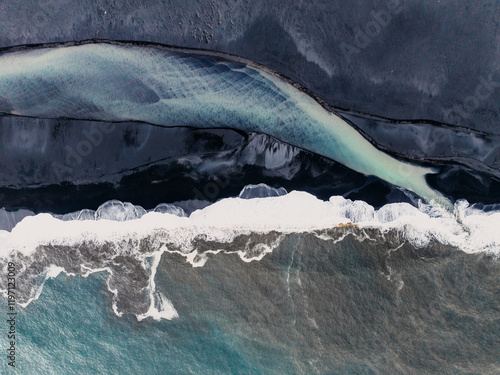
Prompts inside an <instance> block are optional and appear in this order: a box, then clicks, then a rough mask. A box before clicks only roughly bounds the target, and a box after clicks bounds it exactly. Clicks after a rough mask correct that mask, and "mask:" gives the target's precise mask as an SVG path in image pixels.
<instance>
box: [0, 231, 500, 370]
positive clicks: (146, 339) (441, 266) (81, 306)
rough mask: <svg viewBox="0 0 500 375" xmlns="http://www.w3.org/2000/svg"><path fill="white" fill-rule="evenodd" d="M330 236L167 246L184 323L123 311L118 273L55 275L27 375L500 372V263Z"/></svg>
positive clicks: (32, 339)
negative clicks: (255, 247)
mask: <svg viewBox="0 0 500 375" xmlns="http://www.w3.org/2000/svg"><path fill="white" fill-rule="evenodd" d="M361 232H362V233H361ZM329 236H330V238H327V236H326V235H325V236H324V238H322V239H321V238H318V235H317V234H312V233H309V234H307V233H303V234H289V235H286V236H285V237H283V238H282V240H281V242H280V244H279V246H277V247H276V248H275V249H274V250H273V251H272V252H271V253H268V254H267V255H265V256H264V257H263V258H262V259H261V260H260V261H252V262H244V261H242V260H241V258H240V257H239V256H238V255H237V254H235V253H227V252H222V253H218V254H211V255H208V258H207V260H206V263H205V265H204V266H203V267H193V266H192V265H191V264H190V263H188V262H186V259H185V257H183V256H181V255H180V254H176V253H164V254H163V256H162V259H161V261H160V263H159V265H158V270H157V273H156V276H155V283H156V288H157V289H156V291H157V292H161V293H163V294H164V295H165V296H166V297H167V298H168V299H169V300H170V301H171V303H172V305H173V306H174V307H175V309H176V311H177V313H178V317H176V318H173V319H171V320H166V319H162V320H159V321H157V320H154V319H152V318H146V319H144V320H142V321H138V320H137V318H136V316H134V315H132V314H129V313H126V312H125V313H124V314H123V316H121V317H118V316H117V315H116V314H115V313H114V312H113V309H112V303H111V300H112V297H113V295H112V293H110V292H109V290H108V285H107V283H106V278H107V273H106V272H105V271H103V272H97V273H94V274H92V275H90V276H88V277H87V278H83V277H81V276H67V275H66V274H64V273H63V274H60V275H59V276H57V277H56V278H54V279H48V280H47V281H46V283H45V286H44V288H43V291H42V293H41V295H40V297H39V298H38V299H37V300H35V301H33V302H32V303H30V304H29V305H28V307H26V308H25V309H20V311H19V316H18V335H19V336H18V340H17V342H18V344H17V346H18V348H17V361H16V362H17V368H16V371H17V373H22V374H215V373H216V374H389V373H391V374H424V373H440V374H478V373H481V374H495V373H498V370H499V369H500V358H499V356H498V353H499V349H500V339H499V337H500V312H499V311H500V310H499V308H498V307H499V291H500V289H499V285H500V276H499V275H500V260H499V259H498V257H496V256H493V255H488V254H485V253H479V254H467V253H464V252H463V251H460V250H457V249H454V248H452V247H450V246H444V245H441V244H439V243H431V244H429V245H428V246H426V247H425V248H416V247H414V246H413V245H411V244H409V243H407V242H405V241H401V240H400V239H399V238H398V236H397V235H396V234H394V233H393V234H386V235H384V236H381V235H378V234H377V233H376V232H370V231H366V232H363V231H360V230H357V229H352V228H339V229H338V230H337V231H336V232H335V233H329ZM250 238H251V236H250ZM342 238H343V239H342ZM339 239H341V240H340V241H339ZM259 240H260V241H261V240H262V238H260V239H259ZM233 245H234V246H238V245H237V244H233ZM230 247H231V246H230ZM130 276H131V277H133V275H130ZM22 287H23V286H22V285H19V288H22ZM2 302H3V304H4V301H2ZM130 302H131V303H134V301H133V300H132V301H130ZM135 302H137V303H140V302H139V301H135ZM3 362H4V363H2V368H3V370H2V373H7V371H8V370H7V367H6V366H5V361H3Z"/></svg>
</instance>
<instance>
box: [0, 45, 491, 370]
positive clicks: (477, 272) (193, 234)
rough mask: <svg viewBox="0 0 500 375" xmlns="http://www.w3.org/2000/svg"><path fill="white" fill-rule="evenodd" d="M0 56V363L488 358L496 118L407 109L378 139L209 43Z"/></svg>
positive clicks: (74, 366) (398, 366) (343, 363)
mask: <svg viewBox="0 0 500 375" xmlns="http://www.w3.org/2000/svg"><path fill="white" fill-rule="evenodd" d="M0 65H1V66H2V69H1V70H0V112H1V113H2V116H1V118H0V120H1V121H0V125H2V130H1V131H0V138H2V139H1V140H0V141H1V142H0V144H1V145H2V148H1V149H0V154H2V155H4V156H5V157H4V158H3V161H2V163H3V164H2V173H1V174H0V178H1V179H0V204H1V205H2V206H3V208H1V209H0V261H1V263H0V264H1V266H0V268H1V269H2V272H1V275H2V277H1V278H0V292H1V293H0V306H3V309H4V310H3V311H4V312H3V314H4V319H3V322H4V323H3V327H2V330H1V332H2V333H1V334H2V336H3V337H2V341H0V342H2V348H3V349H5V351H4V355H3V360H2V361H1V362H0V366H1V367H0V368H1V370H0V373H2V374H3V373H14V372H18V373H21V374H37V375H38V374H436V373H437V374H498V373H500V354H499V353H500V276H499V275H500V272H499V271H500V255H499V254H500V233H499V232H498V228H499V226H500V206H499V204H498V202H497V197H498V196H499V193H498V191H497V190H498V181H497V179H496V177H498V176H497V174H498V173H497V169H498V168H496V167H497V164H498V163H497V162H498V152H497V151H498V150H497V149H498V147H497V146H498V145H497V143H498V142H496V141H497V139H496V138H495V137H490V136H486V135H482V134H467V133H466V132H465V131H451V130H449V131H446V132H443V131H441V128H442V126H440V125H439V124H431V125H429V124H427V125H425V124H424V125H422V124H419V123H415V124H412V125H408V126H407V127H406V128H405V129H407V130H408V129H410V130H408V131H407V132H406V133H405V132H404V131H402V133H401V134H403V133H404V134H403V135H401V137H400V138H401V142H400V143H398V145H397V147H392V148H387V147H386V146H384V145H383V143H384V142H388V143H389V144H392V143H394V139H392V138H390V137H388V136H387V134H386V133H391V134H393V130H394V127H395V126H396V125H397V126H398V127H399V128H398V130H401V129H402V127H401V126H400V125H401V124H396V122H394V123H392V125H391V124H389V122H386V123H385V125H384V124H382V122H380V123H377V124H378V125H377V126H380V128H379V129H378V130H377V131H375V135H378V136H379V138H380V139H378V142H380V143H378V146H380V148H377V147H376V145H377V144H376V143H375V141H374V140H373V139H368V138H365V137H363V135H362V134H361V133H359V132H358V131H357V130H356V129H357V127H355V126H351V125H352V124H351V123H350V122H349V120H348V118H347V117H343V116H341V115H340V114H338V113H336V112H335V111H333V110H332V109H331V108H330V107H329V105H327V104H326V103H324V102H322V101H321V99H319V98H317V97H316V96H315V95H314V94H312V93H310V92H308V91H307V90H305V89H303V88H301V87H300V85H298V84H296V83H294V82H291V81H290V80H288V79H286V78H285V77H282V76H280V75H279V74H278V73H276V72H272V71H270V70H269V69H267V68H265V67H261V66H258V65H256V64H254V63H252V62H249V61H246V60H243V59H240V58H237V57H234V56H226V55H220V54H217V53H211V52H208V51H186V50H179V49H175V48H168V47H165V46H151V45H143V44H130V43H129V44H127V43H118V42H111V41H108V42H102V43H95V42H86V43H73V44H71V43H69V44H61V45H57V46H56V45H51V46H41V47H26V46H24V47H16V48H11V49H5V50H2V51H0ZM23 116H29V117H31V118H29V119H28V118H27V117H23ZM355 117H356V116H351V118H352V121H354V122H355V121H358V123H359V124H363V121H365V120H366V121H367V122H366V123H365V127H366V126H373V121H372V120H367V118H364V117H363V119H364V120H363V119H359V118H357V119H356V118H355ZM358 117H359V116H358ZM122 122H125V123H122ZM118 123H120V124H118ZM389 125H390V126H389ZM179 126H184V127H192V128H196V129H202V130H196V131H195V130H193V129H190V130H188V129H186V128H176V127H179ZM159 127H170V128H171V129H169V131H164V130H161V129H160V128H159ZM214 128H215V129H214ZM361 128H363V127H361ZM114 129H116V132H114V133H113V131H114ZM230 129H232V130H230ZM120 130H121V131H120ZM410 133H411V134H413V136H412V135H411V134H410ZM431 133H432V134H441V136H440V137H437V136H433V135H430V134H431ZM384 134H385V135H384ZM408 134H410V135H408ZM273 137H274V138H273ZM398 137H399V136H398ZM412 137H413V138H412ZM431 138H432V139H433V141H432V142H430V141H429V139H431ZM436 138H437V139H436ZM403 141H404V142H403ZM405 145H409V146H411V147H409V148H408V147H406V146H405ZM412 145H413V146H412ZM439 145H441V146H442V145H450V146H449V147H450V148H452V146H453V147H458V146H460V147H461V148H462V150H461V153H458V154H453V155H449V154H442V153H441V152H440V151H437V150H438V149H439ZM471 145H472V146H473V147H475V149H474V150H473V151H470V152H469V151H467V148H468V147H469V146H471ZM398 147H399V148H398ZM401 148H408V150H407V152H408V154H407V155H404V153H403V155H401V152H402V151H401ZM383 150H386V151H388V152H389V151H390V152H392V153H391V154H389V153H387V152H385V151H383ZM426 158H428V159H426ZM436 158H437V159H436ZM464 158H466V159H467V160H466V163H465V164H464V163H462V160H463V159H464ZM436 160H438V161H436ZM70 161H73V164H71V163H70ZM410 161H413V162H410ZM54 162H57V163H59V164H57V168H54ZM63 163H65V164H63ZM335 163H338V164H335ZM442 163H447V165H446V166H445V167H443V166H442ZM17 170H19V173H18V172H17ZM221 172H227V173H228V174H227V176H226V177H227V180H231V181H226V182H224V183H222V182H221V180H220V178H219V176H220V175H222V173H221ZM229 172H231V173H230V174H229ZM325 175H328V176H327V177H325ZM336 176H338V179H337V178H336ZM261 178H262V179H264V178H267V179H266V181H268V182H271V183H272V184H273V186H268V185H265V184H259V182H262V180H259V179H261ZM353 179H354V180H356V181H355V182H353V181H351V180H353ZM279 181H285V182H286V183H287V186H290V187H293V186H303V187H304V190H308V192H306V191H302V189H300V188H299V189H297V190H293V189H289V191H287V190H286V189H285V188H283V187H280V185H279V183H278V182H279ZM224 184H225V185H224ZM252 184H253V185H252ZM297 184H298V185H297ZM444 185H450V186H447V187H446V189H445V188H442V187H443V186H444ZM451 185H453V186H451ZM465 185H467V186H465ZM214 186H215V188H216V191H215V190H214ZM225 186H226V187H227V186H229V187H228V189H227V191H225V192H223V193H222V192H221V189H224V187H225ZM198 187H199V188H200V189H202V190H203V193H200V190H198V192H197V193H196V194H195V197H194V198H193V192H194V191H195V190H194V189H193V188H196V189H198ZM440 187H441V188H440ZM210 188H211V189H212V190H211V189H210ZM242 188H243V190H241V192H239V190H240V189H242ZM290 190H292V191H290ZM127 191H128V192H127ZM214 191H215V192H214ZM485 191H487V192H486V193H484V194H483V192H485ZM124 192H125V193H124ZM238 192H239V194H238ZM464 192H465V193H464ZM150 193H151V194H150ZM212 193H214V194H212ZM219 193H220V195H219ZM115 194H116V195H125V196H127V197H131V198H130V201H131V202H127V201H120V200H117V199H114V198H120V196H114V195H115ZM465 194H467V196H471V197H473V198H474V199H473V202H475V203H473V204H470V203H469V202H468V201H467V200H465V199H461V198H464V196H465ZM207 196H210V197H209V199H206V198H207ZM486 196H487V198H488V200H482V198H484V197H486ZM103 197H107V198H103ZM348 197H350V198H352V199H347V198H348ZM162 198H165V199H164V200H161V199H162ZM109 199H112V200H109ZM122 199H123V198H122ZM356 199H359V200H356ZM123 200H125V199H123ZM96 202H97V203H96ZM162 202H164V203H162ZM373 202H377V203H373ZM480 202H482V203H480ZM369 203H372V204H374V205H371V204H369ZM483 203H489V204H483ZM99 204H100V206H98V205H99ZM140 204H143V205H144V207H142V206H140ZM155 206H156V207H155ZM1 311H2V310H0V312H1ZM14 367H15V368H14Z"/></svg>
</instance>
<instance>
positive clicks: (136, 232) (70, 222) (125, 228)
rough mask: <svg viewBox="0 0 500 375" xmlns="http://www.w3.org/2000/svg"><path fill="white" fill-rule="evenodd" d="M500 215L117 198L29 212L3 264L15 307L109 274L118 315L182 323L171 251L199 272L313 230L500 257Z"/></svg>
mask: <svg viewBox="0 0 500 375" xmlns="http://www.w3.org/2000/svg"><path fill="white" fill-rule="evenodd" d="M499 208H500V207H497V206H478V205H472V206H471V205H469V204H468V202H467V201H464V200H461V201H458V202H457V203H456V204H455V208H454V212H453V213H450V212H449V211H448V210H445V209H443V208H441V207H439V206H432V205H429V204H424V203H420V204H419V205H418V207H414V206H412V205H410V204H408V203H392V204H388V205H385V206H383V207H381V208H379V209H374V208H373V207H372V206H370V205H369V204H367V203H365V202H363V201H351V200H349V199H345V198H343V197H340V196H333V197H331V198H330V199H329V200H328V201H322V200H319V199H317V198H316V197H314V196H313V195H311V194H308V193H305V192H300V191H293V192H290V193H287V192H286V191H285V190H284V189H282V188H280V189H274V188H271V187H268V186H266V185H263V184H260V185H251V186H247V187H246V188H245V189H244V190H243V191H242V192H241V193H240V195H239V197H236V198H227V199H223V200H220V201H218V202H216V203H214V204H212V205H210V206H207V207H205V208H203V209H199V210H196V211H194V212H192V213H191V214H190V215H189V216H188V215H187V214H186V213H185V211H184V210H183V209H182V208H180V207H178V206H176V205H173V204H161V205H159V206H157V207H156V208H155V209H153V210H149V211H147V210H145V209H144V208H142V207H140V206H136V205H133V204H131V203H127V202H124V203H123V202H120V201H116V200H113V201H109V202H106V203H104V204H103V205H101V207H99V209H97V210H96V211H92V210H81V211H78V212H74V213H69V214H66V215H52V214H48V213H44V214H38V215H31V216H23V215H24V213H23V215H18V216H19V217H21V221H19V222H18V223H17V224H16V225H15V226H14V227H13V229H12V230H11V231H8V230H0V243H1V245H0V258H2V259H4V260H8V261H12V262H15V263H16V264H18V276H17V277H18V279H17V280H18V281H17V282H18V283H19V284H21V285H23V288H22V290H21V291H19V293H20V295H18V302H19V304H20V305H21V306H23V307H26V306H28V304H29V303H30V302H31V301H33V300H36V299H37V298H38V296H39V295H40V293H41V292H42V289H43V285H44V283H45V281H46V280H47V279H49V278H54V277H57V275H59V274H60V273H61V272H64V273H66V274H68V275H79V276H83V277H87V276H88V275H90V274H91V273H95V272H107V274H108V278H107V286H108V289H109V291H110V293H111V295H112V300H113V301H112V304H113V311H114V312H115V313H116V314H117V315H118V316H121V315H122V314H123V313H128V314H134V315H136V317H137V318H138V319H139V320H142V319H145V318H148V317H151V318H153V319H156V320H160V319H172V318H175V317H177V316H178V314H177V312H176V310H175V307H174V306H173V305H172V303H171V302H170V301H169V300H168V298H167V297H166V296H165V295H163V294H162V293H160V292H159V291H157V290H156V285H155V274H156V270H157V268H158V265H159V264H160V261H161V259H162V255H163V254H164V253H166V252H167V253H176V254H179V255H180V256H182V257H184V258H185V259H186V262H189V263H190V264H191V265H192V266H193V267H202V266H203V265H204V264H205V263H206V262H207V261H209V260H210V258H211V257H213V256H217V254H219V253H221V252H223V253H236V254H238V256H239V257H240V258H241V260H242V261H245V262H251V261H258V260H260V259H262V258H263V257H264V256H265V255H266V254H267V253H269V252H272V251H273V249H275V248H276V247H277V246H279V244H280V242H281V240H282V239H283V237H284V236H286V235H287V234H292V233H312V234H314V235H316V236H317V237H318V238H320V239H322V240H325V241H341V240H342V239H344V238H345V237H346V236H353V237H354V238H356V239H358V240H359V241H365V240H374V241H386V242H387V241H392V242H394V244H395V245H396V246H397V244H401V243H403V242H408V243H410V244H411V245H413V246H414V247H415V248H417V249H418V248H423V247H425V246H427V245H429V244H430V243H431V242H439V243H441V244H443V245H449V246H452V247H454V248H457V249H460V250H462V251H464V252H468V253H477V252H488V253H493V254H498V253H499V250H500V234H499V233H498V231H497V230H496V229H497V228H498V226H499V225H500V209H499ZM12 217H16V214H15V213H14V214H12ZM3 264H4V265H6V264H7V262H3ZM4 267H6V266H4ZM4 283H5V281H4V280H2V281H0V289H2V292H3V293H4V294H5V293H6V285H5V284H4Z"/></svg>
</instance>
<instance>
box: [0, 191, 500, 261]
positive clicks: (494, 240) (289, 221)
mask: <svg viewBox="0 0 500 375" xmlns="http://www.w3.org/2000/svg"><path fill="white" fill-rule="evenodd" d="M117 207H118V208H117ZM123 207H125V208H128V211H126V212H124V210H123ZM106 208H107V210H106ZM84 211H86V210H84ZM84 211H82V212H84ZM157 211H160V212H155V211H150V212H146V210H144V209H143V208H142V207H139V206H133V205H131V204H130V203H121V202H119V201H111V202H110V203H106V204H104V205H102V206H101V207H100V208H99V210H98V211H96V213H95V215H87V214H86V215H79V214H78V213H73V214H71V217H70V216H68V215H64V216H58V217H55V216H53V215H50V214H38V215H34V216H28V217H25V218H24V219H23V220H21V221H20V222H19V223H18V224H17V225H16V226H15V227H14V228H13V229H12V231H11V232H8V231H4V230H3V231H0V239H1V244H0V256H3V257H5V256H7V255H8V254H9V253H11V252H21V253H23V254H25V255H29V254H31V253H32V252H33V251H35V249H36V247H37V246H38V245H47V244H52V245H73V244H77V243H82V242H84V241H93V242H95V243H104V242H113V241H115V240H122V239H123V238H135V239H140V238H145V237H147V236H150V235H152V234H154V233H156V232H158V231H167V232H168V234H169V235H168V236H169V238H170V239H171V240H172V241H173V242H174V243H175V244H176V245H178V246H179V247H180V248H182V249H185V250H186V253H188V252H191V251H192V250H194V249H192V247H191V246H190V242H191V240H192V239H194V238H195V237H197V236H199V235H203V236H204V237H205V238H206V239H207V240H212V241H218V242H230V241H231V240H232V239H233V238H234V237H235V236H237V235H239V234H249V233H252V232H256V233H267V232H270V231H277V232H282V233H291V232H309V231H314V230H321V229H329V228H332V227H335V226H338V225H340V224H347V223H353V224H357V226H359V227H361V228H378V229H380V230H381V231H388V230H396V231H398V232H399V233H400V234H401V236H402V237H403V238H404V239H406V240H408V241H409V242H411V243H412V244H414V245H415V246H425V245H426V244H428V242H429V241H430V240H437V241H439V242H441V243H443V244H449V245H452V246H456V247H457V248H459V249H461V250H463V251H466V252H478V251H491V252H497V251H498V248H499V246H500V233H499V232H498V231H497V230H496V228H498V226H499V225H500V211H483V210H479V209H476V208H474V207H473V206H472V207H469V204H468V203H467V202H466V201H464V200H461V201H458V202H457V203H456V204H455V212H454V213H449V212H447V211H446V210H443V209H441V208H439V206H431V205H428V204H423V203H422V204H421V205H420V206H419V207H418V208H416V207H413V206H411V205H410V204H408V203H392V204H388V205H385V206H383V207H381V208H380V209H378V210H375V209H374V208H373V207H372V206H370V205H369V204H367V203H365V202H362V201H351V200H349V199H344V198H342V197H339V196H335V197H331V198H330V199H329V201H322V200H319V199H317V198H316V197H314V196H313V195H311V194H308V193H305V192H299V191H293V192H291V193H289V194H286V195H283V196H277V197H267V198H253V199H241V198H227V199H223V200H220V201H218V202H216V203H214V204H212V205H210V206H208V207H205V208H204V209H201V210H197V211H195V212H193V213H192V214H191V215H190V216H189V217H185V216H182V215H183V211H182V209H179V211H178V212H177V215H174V214H171V213H169V212H171V211H169V210H163V208H162V209H160V210H157ZM162 212H165V213H162ZM131 213H132V214H131ZM134 215H135V216H134ZM178 215H179V216H178ZM82 216H85V218H84V219H83V220H82ZM71 218H73V220H71ZM61 219H62V220H61Z"/></svg>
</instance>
